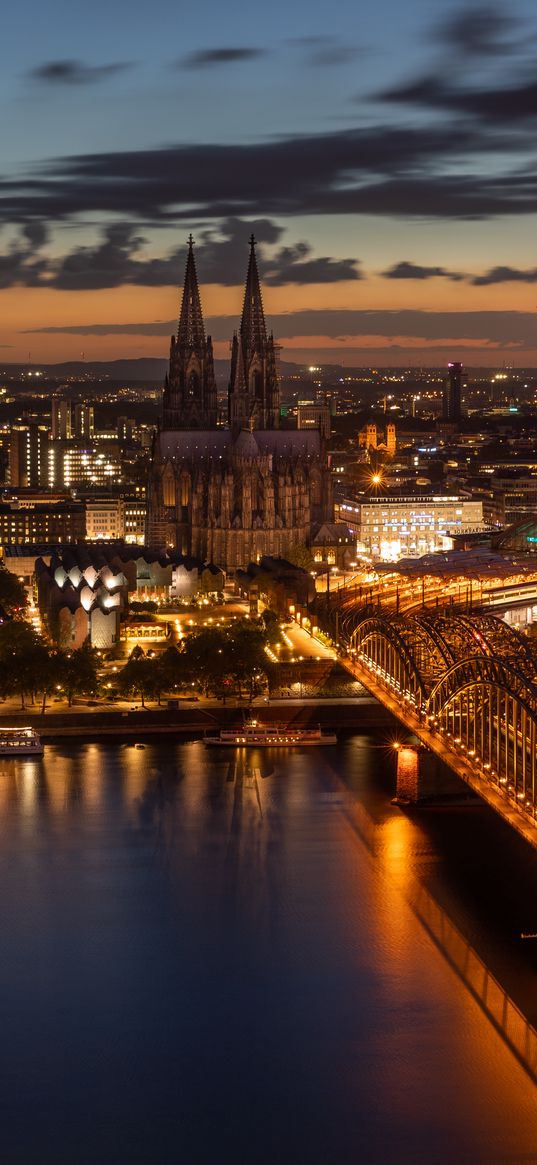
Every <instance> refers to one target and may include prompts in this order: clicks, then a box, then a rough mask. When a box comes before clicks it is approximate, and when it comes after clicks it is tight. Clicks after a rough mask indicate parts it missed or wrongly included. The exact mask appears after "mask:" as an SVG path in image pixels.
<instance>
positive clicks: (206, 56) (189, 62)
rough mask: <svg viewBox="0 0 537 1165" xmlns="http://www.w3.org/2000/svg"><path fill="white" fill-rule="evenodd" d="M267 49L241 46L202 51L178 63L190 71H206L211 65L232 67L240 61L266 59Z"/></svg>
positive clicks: (189, 55) (189, 54)
mask: <svg viewBox="0 0 537 1165" xmlns="http://www.w3.org/2000/svg"><path fill="white" fill-rule="evenodd" d="M266 54H267V49H263V48H254V47H250V48H248V47H246V46H241V47H237V48H233V47H231V46H230V47H229V48H225V47H224V48H215V49H200V50H199V51H198V52H195V53H188V55H187V56H186V57H183V58H182V59H181V60H180V61H178V62H177V64H178V65H183V66H185V65H186V67H187V68H188V69H206V68H207V67H209V66H211V65H232V64H237V63H238V62H239V61H253V60H255V59H256V58H257V57H264V56H266Z"/></svg>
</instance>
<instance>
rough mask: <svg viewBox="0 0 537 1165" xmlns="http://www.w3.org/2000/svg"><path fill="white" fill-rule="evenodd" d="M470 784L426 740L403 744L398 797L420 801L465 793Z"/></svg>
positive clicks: (412, 802) (399, 754)
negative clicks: (441, 758)
mask: <svg viewBox="0 0 537 1165" xmlns="http://www.w3.org/2000/svg"><path fill="white" fill-rule="evenodd" d="M465 794H467V788H466V786H465V785H464V782H463V781H461V780H460V779H459V778H458V777H457V776H456V775H455V773H453V772H452V771H451V770H450V769H449V768H448V767H447V765H445V764H444V763H443V761H441V760H440V758H439V757H437V756H435V754H434V752H431V751H430V750H429V749H428V748H426V746H425V745H424V744H418V743H416V744H402V745H401V746H400V747H399V749H398V752H397V787H396V794H395V798H394V799H395V801H396V802H399V804H401V805H419V804H420V802H423V801H428V802H431V801H435V800H441V799H444V798H446V797H461V796H464V795H465Z"/></svg>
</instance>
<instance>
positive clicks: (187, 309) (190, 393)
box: [162, 235, 217, 429]
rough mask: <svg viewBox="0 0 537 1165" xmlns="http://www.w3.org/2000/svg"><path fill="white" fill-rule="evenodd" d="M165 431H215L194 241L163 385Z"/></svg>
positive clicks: (211, 369)
mask: <svg viewBox="0 0 537 1165" xmlns="http://www.w3.org/2000/svg"><path fill="white" fill-rule="evenodd" d="M162 410H163V415H162V427H163V429H215V428H216V421H217V404H216V382H215V378H214V363H213V347H212V343H211V337H210V336H207V338H205V328H204V326H203V315H202V311H201V301H200V293H199V287H198V276H197V273H196V263H195V259H194V240H193V238H192V235H190V237H189V240H188V255H187V261H186V271H185V285H184V290H183V301H182V304H181V314H180V316H179V326H178V329H177V338H176V337H175V336H172V339H171V346H170V371H169V374H168V375H167V376H166V380H165V383H164V395H163V401H162Z"/></svg>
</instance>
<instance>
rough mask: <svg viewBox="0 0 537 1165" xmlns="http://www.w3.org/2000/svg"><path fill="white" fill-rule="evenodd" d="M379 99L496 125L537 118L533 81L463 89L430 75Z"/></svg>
mask: <svg viewBox="0 0 537 1165" xmlns="http://www.w3.org/2000/svg"><path fill="white" fill-rule="evenodd" d="M380 96H381V99H382V100H383V101H389V102H392V103H395V104H401V105H416V106H420V107H422V108H423V109H432V108H437V109H443V110H446V111H447V112H452V113H455V112H458V113H466V114H468V115H470V116H472V117H475V118H479V119H481V120H483V121H486V122H490V123H492V124H494V125H503V124H507V123H509V122H513V123H517V124H518V123H520V122H526V121H529V120H532V119H534V118H535V117H537V82H536V81H534V80H528V81H522V82H521V83H520V84H518V85H512V86H497V87H494V88H482V89H479V88H473V89H461V88H459V87H453V86H450V85H449V84H446V83H445V82H444V81H443V80H442V79H441V78H439V77H438V76H436V75H434V76H433V75H430V76H424V77H420V78H418V79H417V80H415V81H410V82H408V83H407V84H403V85H398V86H395V87H394V88H392V89H388V90H386V91H385V92H384V93H382V94H381V95H380Z"/></svg>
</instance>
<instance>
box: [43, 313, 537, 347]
mask: <svg viewBox="0 0 537 1165" xmlns="http://www.w3.org/2000/svg"><path fill="white" fill-rule="evenodd" d="M237 314H238V313H237ZM236 322H237V321H236V318H235V317H234V316H232V317H230V316H212V317H209V318H207V320H206V327H207V331H208V332H209V333H210V334H211V335H212V337H213V339H214V340H228V339H229V338H230V336H231V334H232V332H233V328H234V327H235V326H236ZM269 323H270V326H271V328H273V330H274V335H275V336H276V337H277V339H278V340H280V341H285V340H292V339H295V338H297V337H302V336H304V337H315V338H318V337H328V338H330V339H332V340H338V339H340V340H341V341H342V342H343V341H345V342H346V343H348V341H349V340H352V338H353V337H354V338H356V339H358V338H359V337H364V338H365V337H367V338H370V337H378V338H379V340H383V339H385V340H392V341H394V342H397V343H399V344H401V340H402V339H404V338H406V339H407V341H408V342H409V343H410V342H412V341H414V342H415V341H419V342H420V343H421V344H422V345H423V346H424V347H426V346H427V344H428V343H430V344H433V345H436V344H438V343H444V344H446V345H450V344H451V345H452V346H453V348H454V349H456V346H457V345H458V344H460V345H461V346H467V345H468V344H476V345H478V346H480V347H483V348H484V349H486V348H487V347H491V348H495V349H496V348H506V349H510V348H522V347H528V348H534V347H535V314H534V313H533V312H516V311H506V312H502V311H476V312H465V311H458V312H436V311H418V310H416V311H414V310H398V311H385V310H380V311H349V310H330V309H326V310H304V311H297V312H287V313H285V314H279V315H278V314H275V315H271V316H270V320H269ZM175 327H176V321H175V320H166V321H160V320H159V321H151V322H141V323H126V324H102V323H101V324H99V323H95V324H80V325H79V326H77V325H72V324H70V325H66V326H65V327H61V326H55V327H45V328H42V329H41V328H31V329H27V331H26V333H25V334H30V333H31V334H33V333H36V332H38V333H40V334H43V333H47V334H63V335H81V336H88V335H99V336H103V335H120V334H124V335H144V336H169V335H170V334H171V332H173V331H174V330H175Z"/></svg>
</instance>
